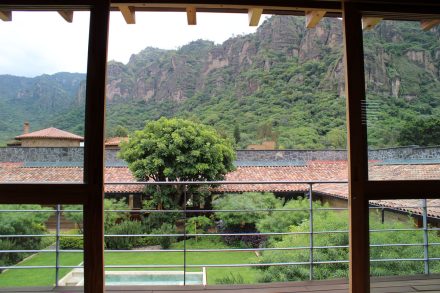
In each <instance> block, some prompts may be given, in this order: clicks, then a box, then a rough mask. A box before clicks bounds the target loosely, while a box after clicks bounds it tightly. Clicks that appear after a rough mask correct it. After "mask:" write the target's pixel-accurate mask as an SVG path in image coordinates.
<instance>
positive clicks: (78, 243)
mask: <svg viewBox="0 0 440 293" xmlns="http://www.w3.org/2000/svg"><path fill="white" fill-rule="evenodd" d="M83 247H84V239H83V238H82V237H74V236H63V237H60V248H61V249H83Z"/></svg>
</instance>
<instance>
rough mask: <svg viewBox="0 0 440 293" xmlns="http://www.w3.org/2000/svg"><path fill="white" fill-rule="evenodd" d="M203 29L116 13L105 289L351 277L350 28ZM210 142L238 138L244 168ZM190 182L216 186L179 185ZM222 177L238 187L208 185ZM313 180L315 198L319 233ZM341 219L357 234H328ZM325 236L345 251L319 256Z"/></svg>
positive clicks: (165, 18) (272, 20)
mask: <svg viewBox="0 0 440 293" xmlns="http://www.w3.org/2000/svg"><path fill="white" fill-rule="evenodd" d="M197 18H198V19H197V20H198V23H199V25H198V26H196V27H194V26H189V27H187V26H185V25H182V24H184V23H186V21H187V20H186V15H185V14H182V13H177V14H172V13H146V12H145V13H142V12H139V13H138V12H137V13H136V22H137V23H136V25H134V26H127V25H126V24H125V23H124V20H123V19H122V17H121V14H120V13H114V14H112V15H111V29H110V45H109V59H110V60H111V61H109V63H108V83H107V98H108V99H107V105H106V107H107V112H106V114H107V117H106V122H107V123H106V127H107V129H106V136H107V141H106V145H105V150H106V168H105V175H106V176H105V179H106V186H105V191H106V201H107V202H110V201H114V202H113V203H111V205H113V206H114V208H109V209H107V211H106V213H107V215H110V214H113V215H114V216H115V217H114V218H113V220H112V221H111V222H109V224H108V226H106V238H105V239H106V245H107V246H106V249H107V250H106V253H105V260H106V265H107V267H106V273H107V274H108V275H109V278H110V279H107V285H116V284H117V283H115V282H114V280H115V279H117V278H118V277H117V276H114V274H118V273H120V272H121V271H123V272H122V273H121V276H120V280H121V283H119V284H120V285H122V284H125V285H129V283H124V280H125V281H126V282H130V281H129V280H128V279H130V278H132V280H134V281H133V282H135V280H136V278H137V276H139V275H143V276H141V277H139V278H141V279H142V278H144V279H146V280H148V279H152V278H153V277H151V275H155V276H156V275H158V274H159V275H160V274H162V273H163V271H172V272H171V273H170V274H171V275H173V276H167V277H164V278H169V279H172V281H170V282H174V283H173V284H176V282H177V284H179V285H182V284H184V283H185V284H187V285H189V284H199V285H200V284H202V283H203V282H204V281H203V279H206V280H205V281H206V282H207V284H208V285H215V284H254V283H268V282H279V281H299V280H309V278H310V277H312V278H314V279H326V278H338V277H341V276H346V275H347V272H348V270H347V263H346V262H347V260H346V256H347V247H346V240H347V239H348V238H347V237H346V233H347V231H346V230H347V228H346V226H347V220H348V217H347V215H346V211H345V208H346V198H347V184H346V180H347V162H346V160H347V159H346V158H347V157H346V151H345V149H346V127H345V98H344V90H343V89H344V85H343V77H342V73H343V58H342V34H341V21H340V20H339V19H331V18H328V19H327V18H325V19H323V20H322V21H321V23H320V24H319V25H318V26H317V27H316V29H310V30H309V29H306V28H305V25H304V23H305V18H304V17H294V16H263V19H262V20H261V24H260V25H259V26H258V28H249V27H248V19H247V15H229V14H228V15H225V14H214V13H211V14H204V13H197ZM225 19H227V21H226V22H225ZM219 22H222V23H225V24H226V25H225V26H223V27H221V31H219V30H218V28H219V27H218V23H219ZM170 23H174V25H172V26H171V27H170V25H169V24H170ZM162 24H163V25H162ZM151 27H156V28H157V29H154V30H152V29H151ZM145 32H148V34H147V35H146V34H145ZM226 32H227V33H226ZM170 36H172V38H170ZM165 118H166V119H168V120H166V119H165ZM173 118H176V119H182V120H172V119H173ZM176 121H177V122H176ZM145 125H147V126H145ZM181 126H183V127H181ZM188 133H190V134H189V135H188ZM206 133H212V136H216V137H220V138H222V139H227V140H229V142H230V144H229V146H228V147H227V149H230V150H231V153H234V154H235V157H232V158H230V159H231V160H230V161H231V162H232V161H233V162H232V165H233V166H230V165H228V166H225V165H224V162H223V161H222V162H219V161H218V160H217V158H218V157H220V156H210V150H209V146H212V145H214V143H211V142H208V143H204V141H205V140H206V136H205V134H206ZM126 141H128V143H125V142H126ZM201 146H207V148H204V147H201ZM220 149H223V147H221V148H220ZM156 151H157V152H156ZM213 153H215V154H218V153H219V152H218V151H215V152H213ZM146 156H149V157H148V158H146ZM225 157H227V156H225ZM228 158H229V157H228ZM219 166H225V167H224V168H223V167H219ZM231 167H232V168H231ZM201 170H203V171H201ZM207 170H208V171H207ZM219 170H220V171H219ZM205 171H206V172H205ZM211 171H212V172H211ZM212 174H214V175H212ZM179 180H180V181H204V183H203V184H196V183H194V182H193V183H192V184H189V185H187V186H184V185H183V184H182V183H180V184H178V183H170V181H179ZM217 180H226V181H239V182H238V183H236V184H218V185H215V186H213V185H212V184H211V183H210V182H212V181H217ZM339 180H340V181H342V182H341V183H332V184H329V183H327V182H326V181H339ZM146 181H150V182H148V183H146ZM151 181H168V183H167V182H162V184H161V185H160V186H159V185H155V184H154V183H155V182H151ZM260 181H271V184H269V183H267V184H258V182H260ZM278 181H290V183H283V184H281V183H278ZM304 181H310V182H311V184H312V185H313V192H312V193H313V196H316V201H315V203H314V204H315V205H316V218H315V220H314V221H316V222H314V223H311V221H312V220H311V213H310V202H309V199H308V197H309V191H310V185H309V184H304ZM317 181H319V182H320V183H319V184H317V183H316V182H317ZM301 182H302V183H301ZM229 183H230V182H229ZM315 183H316V184H315ZM333 208H335V209H334V210H332V209H333ZM124 209H128V210H129V212H126V211H125V212H124V211H123V210H124ZM185 209H186V211H185ZM116 210H119V211H116ZM338 213H339V214H338ZM106 218H107V216H106ZM334 218H338V219H340V220H341V222H343V223H344V225H345V226H341V227H340V228H341V230H342V231H336V232H334V233H335V234H336V235H333V231H332V230H334V229H335V228H336V226H335V225H333V226H330V225H326V224H330V220H332V219H334ZM313 225H315V227H316V230H317V231H318V232H319V233H320V234H316V235H315V236H314V237H315V238H316V242H317V244H316V246H319V247H320V246H327V244H325V243H329V244H328V245H329V246H341V247H331V248H329V247H325V248H316V249H315V248H313V249H312V250H314V251H315V254H314V255H313V253H312V254H311V253H310V251H311V248H310V246H311V245H312V244H313V243H312V241H311V238H313V237H311V236H310V229H311V226H313ZM327 232H329V233H328V234H326V233H327ZM341 243H342V244H341ZM335 254H337V257H333V255H335ZM328 260H336V261H338V262H341V264H340V265H339V264H337V265H334V266H332V265H328V264H324V263H325V262H326V261H328ZM115 271H117V272H115ZM140 271H142V272H140ZM184 272H186V273H187V274H185V275H184V276H186V277H187V279H182V277H183V273H184ZM231 272H232V273H231ZM130 273H131V274H132V276H127V274H130ZM110 274H112V276H111V277H110ZM124 274H125V275H124ZM179 274H180V275H179ZM122 275H124V276H122ZM137 280H139V279H137ZM194 282H196V283H194ZM132 284H133V283H132ZM142 284H143V285H147V284H148V283H147V284H146V283H142ZM168 284H171V283H168ZM138 285H140V284H139V283H138Z"/></svg>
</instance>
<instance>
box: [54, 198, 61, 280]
mask: <svg viewBox="0 0 440 293" xmlns="http://www.w3.org/2000/svg"><path fill="white" fill-rule="evenodd" d="M55 214H56V218H57V226H56V232H55V233H56V234H55V286H56V287H58V280H59V277H60V275H59V274H60V228H61V206H60V205H59V204H57V207H56V211H55Z"/></svg>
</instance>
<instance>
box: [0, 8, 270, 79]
mask: <svg viewBox="0 0 440 293" xmlns="http://www.w3.org/2000/svg"><path fill="white" fill-rule="evenodd" d="M12 18H13V20H12V21H11V22H3V21H0V39H1V40H2V41H1V43H2V44H1V45H0V74H12V75H19V76H29V77H32V76H36V75H41V74H44V73H47V74H53V73H56V72H60V71H68V72H85V71H86V61H87V40H88V25H89V13H88V12H75V14H74V18H73V23H67V22H66V21H64V19H62V18H61V16H59V15H58V14H57V13H56V12H38V13H35V12H13V16H12ZM262 21H263V19H262V20H261V22H262ZM261 22H260V23H261ZM197 23H198V24H197V25H196V26H188V25H187V23H186V14H185V13H171V12H167V13H147V12H138V13H136V24H134V25H128V24H126V23H125V21H124V19H123V17H122V15H121V13H119V12H112V13H111V18H110V39H109V52H108V58H109V60H117V61H120V62H123V63H127V62H128V60H129V58H130V56H131V54H133V53H137V52H139V51H141V50H142V49H144V48H145V47H148V46H152V47H158V48H163V49H176V48H178V47H180V46H182V45H185V44H187V43H189V42H190V41H192V40H197V39H208V40H212V41H214V42H215V43H222V42H223V41H225V40H226V39H228V38H229V37H231V36H232V35H239V34H249V33H253V32H255V30H256V28H254V27H249V26H248V24H247V23H248V16H247V14H215V13H198V14H197Z"/></svg>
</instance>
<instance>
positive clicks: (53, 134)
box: [15, 127, 84, 141]
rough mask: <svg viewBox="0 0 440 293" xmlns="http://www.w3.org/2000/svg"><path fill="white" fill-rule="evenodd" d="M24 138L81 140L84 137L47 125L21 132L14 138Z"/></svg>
mask: <svg viewBox="0 0 440 293" xmlns="http://www.w3.org/2000/svg"><path fill="white" fill-rule="evenodd" d="M23 138H24V139H26V138H58V139H60V138H61V139H70V140H80V141H83V140H84V138H83V137H82V136H79V135H76V134H73V133H70V132H67V131H64V130H61V129H58V128H55V127H49V128H46V129H42V130H38V131H34V132H30V133H26V134H22V135H19V136H16V137H15V139H18V140H21V139H23Z"/></svg>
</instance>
